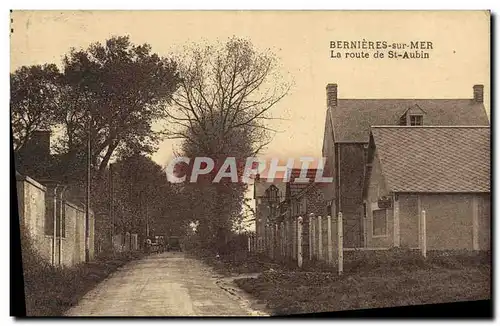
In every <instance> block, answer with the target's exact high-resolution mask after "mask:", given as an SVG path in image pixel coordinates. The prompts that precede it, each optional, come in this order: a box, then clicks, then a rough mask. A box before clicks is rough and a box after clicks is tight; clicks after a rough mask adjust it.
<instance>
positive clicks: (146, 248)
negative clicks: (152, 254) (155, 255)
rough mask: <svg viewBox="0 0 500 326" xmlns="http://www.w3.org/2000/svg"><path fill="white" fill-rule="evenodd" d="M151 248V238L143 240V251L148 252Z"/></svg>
mask: <svg viewBox="0 0 500 326" xmlns="http://www.w3.org/2000/svg"><path fill="white" fill-rule="evenodd" d="M150 249H151V239H149V238H147V239H146V240H145V241H144V251H145V252H146V253H149V251H150Z"/></svg>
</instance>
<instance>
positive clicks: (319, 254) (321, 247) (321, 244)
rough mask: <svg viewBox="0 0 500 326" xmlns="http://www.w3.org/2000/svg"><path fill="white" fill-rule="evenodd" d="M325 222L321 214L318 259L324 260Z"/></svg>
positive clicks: (319, 218)
mask: <svg viewBox="0 0 500 326" xmlns="http://www.w3.org/2000/svg"><path fill="white" fill-rule="evenodd" d="M322 224H323V222H322V221H321V216H318V260H323V259H324V257H323V225H322Z"/></svg>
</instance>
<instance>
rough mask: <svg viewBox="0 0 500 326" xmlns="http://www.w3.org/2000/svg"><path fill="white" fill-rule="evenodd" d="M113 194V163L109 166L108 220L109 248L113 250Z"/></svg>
mask: <svg viewBox="0 0 500 326" xmlns="http://www.w3.org/2000/svg"><path fill="white" fill-rule="evenodd" d="M113 203H114V194H113V163H110V164H109V219H110V221H111V228H110V233H111V234H110V238H111V248H112V249H113V236H114V234H115V216H114V212H113Z"/></svg>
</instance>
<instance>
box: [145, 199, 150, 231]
mask: <svg viewBox="0 0 500 326" xmlns="http://www.w3.org/2000/svg"><path fill="white" fill-rule="evenodd" d="M145 209H146V236H147V237H148V238H149V216H148V205H147V204H146V205H145Z"/></svg>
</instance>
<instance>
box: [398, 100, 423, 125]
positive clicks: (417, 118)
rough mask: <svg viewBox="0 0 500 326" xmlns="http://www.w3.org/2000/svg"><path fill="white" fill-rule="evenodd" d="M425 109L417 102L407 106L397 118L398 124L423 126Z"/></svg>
mask: <svg viewBox="0 0 500 326" xmlns="http://www.w3.org/2000/svg"><path fill="white" fill-rule="evenodd" d="M424 115H425V111H424V110H422V109H421V108H420V107H419V106H418V105H417V104H415V105H413V106H411V107H409V108H408V109H406V111H405V112H404V113H403V115H402V116H401V117H400V118H399V125H400V126H423V125H424Z"/></svg>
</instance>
